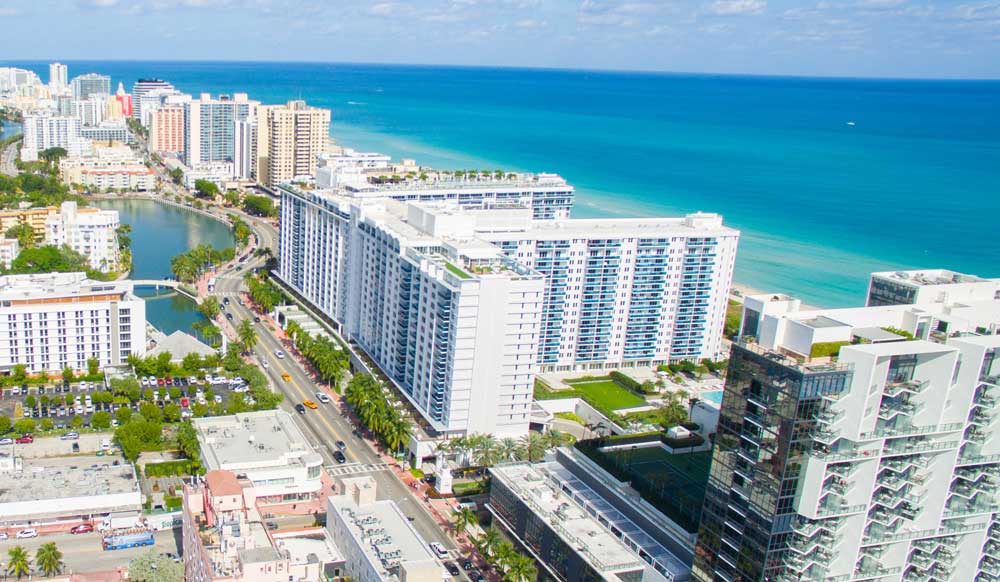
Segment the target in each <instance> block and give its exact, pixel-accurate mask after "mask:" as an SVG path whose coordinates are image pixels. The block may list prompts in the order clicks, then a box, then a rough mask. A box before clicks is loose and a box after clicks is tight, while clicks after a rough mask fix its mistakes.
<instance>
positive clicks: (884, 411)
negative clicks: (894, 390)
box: [878, 400, 919, 420]
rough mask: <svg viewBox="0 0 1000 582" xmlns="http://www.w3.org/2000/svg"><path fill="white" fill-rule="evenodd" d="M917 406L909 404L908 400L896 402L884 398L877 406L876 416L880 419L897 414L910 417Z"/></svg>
mask: <svg viewBox="0 0 1000 582" xmlns="http://www.w3.org/2000/svg"><path fill="white" fill-rule="evenodd" d="M918 410H919V408H918V407H917V406H916V405H915V404H910V403H909V402H897V401H894V400H886V401H883V402H882V406H881V407H879V410H878V417H879V418H880V419H881V420H892V419H894V418H896V417H897V416H904V417H911V416H913V415H914V414H916V413H917V411H918Z"/></svg>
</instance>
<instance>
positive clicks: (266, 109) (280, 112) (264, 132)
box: [254, 101, 330, 188]
mask: <svg viewBox="0 0 1000 582" xmlns="http://www.w3.org/2000/svg"><path fill="white" fill-rule="evenodd" d="M329 136H330V110H329V109H321V108H319V107H309V106H307V105H306V102H305V101H289V102H288V103H287V104H285V105H266V106H261V107H258V108H257V136H256V138H257V139H256V155H257V161H256V163H255V164H254V167H255V168H256V175H257V181H258V182H260V183H261V184H263V185H265V186H267V187H270V188H273V187H275V186H277V185H278V184H281V183H284V182H290V181H291V180H292V178H295V177H297V176H310V177H311V176H315V174H316V156H317V154H319V153H320V152H322V151H323V149H324V148H325V147H326V142H327V140H328V139H329Z"/></svg>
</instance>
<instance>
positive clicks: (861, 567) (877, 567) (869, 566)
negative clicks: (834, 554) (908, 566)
mask: <svg viewBox="0 0 1000 582" xmlns="http://www.w3.org/2000/svg"><path fill="white" fill-rule="evenodd" d="M900 570H902V568H900V567H899V566H896V567H895V568H887V567H885V566H883V565H882V564H880V563H879V562H877V561H875V560H869V559H865V558H862V559H861V560H859V561H858V563H857V565H856V566H855V567H854V576H853V577H852V578H851V579H852V580H877V579H879V578H885V577H886V576H893V575H895V574H899V572H900Z"/></svg>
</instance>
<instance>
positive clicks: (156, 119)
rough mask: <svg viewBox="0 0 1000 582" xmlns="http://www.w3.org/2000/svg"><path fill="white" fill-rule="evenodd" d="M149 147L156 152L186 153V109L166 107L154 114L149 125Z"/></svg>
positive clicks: (173, 106) (172, 106) (174, 106)
mask: <svg viewBox="0 0 1000 582" xmlns="http://www.w3.org/2000/svg"><path fill="white" fill-rule="evenodd" d="M149 147H150V149H151V150H152V151H154V152H170V153H180V152H182V151H184V108H183V107H179V106H176V105H165V106H163V107H161V108H159V109H157V110H156V111H154V112H153V115H152V117H151V119H150V123H149Z"/></svg>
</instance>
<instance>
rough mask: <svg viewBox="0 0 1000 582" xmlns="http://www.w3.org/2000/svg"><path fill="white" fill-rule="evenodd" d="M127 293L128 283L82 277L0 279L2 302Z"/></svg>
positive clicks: (53, 275) (55, 275)
mask: <svg viewBox="0 0 1000 582" xmlns="http://www.w3.org/2000/svg"><path fill="white" fill-rule="evenodd" d="M131 293H132V282H131V281H127V280H126V281H95V280H93V279H88V278H87V274H86V273H38V274H26V275H5V276H2V277H0V300H2V301H19V300H21V301H23V300H32V299H42V298H44V299H56V298H64V299H67V300H69V301H71V300H73V299H75V298H79V297H89V296H101V295H124V294H129V295H131Z"/></svg>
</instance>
